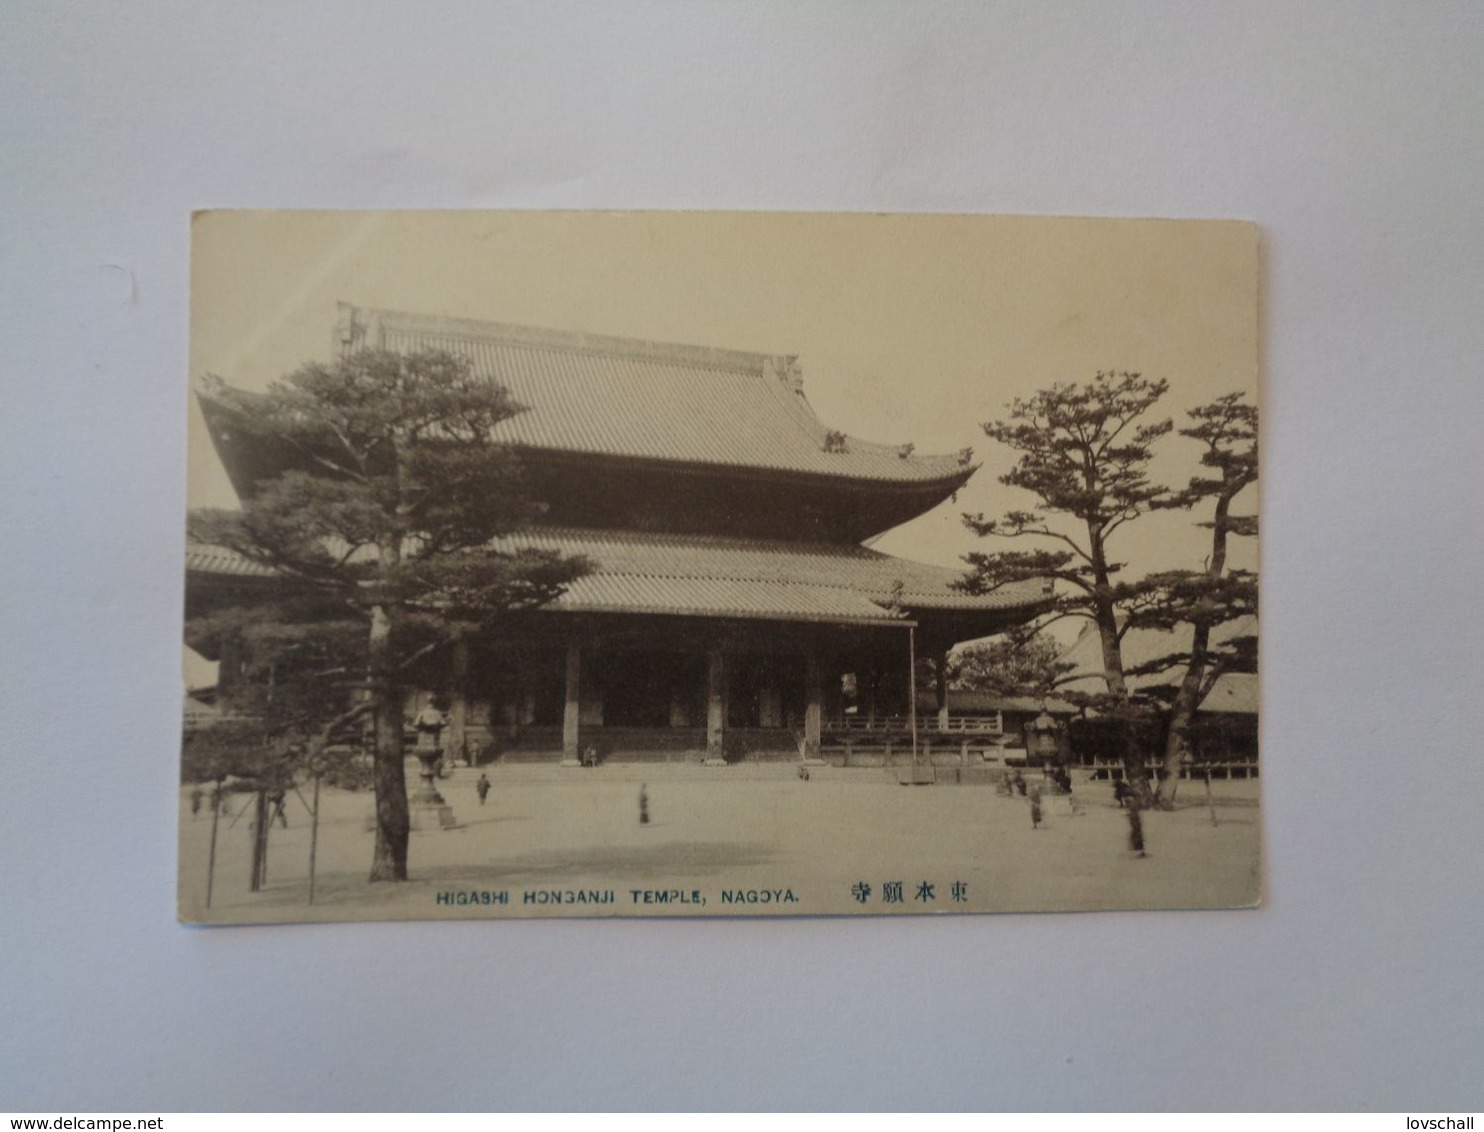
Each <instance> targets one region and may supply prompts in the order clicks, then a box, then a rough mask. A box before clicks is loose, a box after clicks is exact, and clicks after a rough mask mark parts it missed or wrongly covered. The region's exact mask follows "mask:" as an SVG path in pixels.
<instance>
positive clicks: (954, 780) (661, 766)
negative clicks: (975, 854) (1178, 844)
mask: <svg viewBox="0 0 1484 1132" xmlns="http://www.w3.org/2000/svg"><path fill="white" fill-rule="evenodd" d="M806 769H807V770H808V775H809V777H808V779H807V780H805V779H804V778H803V776H802V775H801V774H800V773H799V770H800V764H799V763H798V762H797V761H794V762H735V763H730V764H728V765H726V766H705V765H703V764H701V763H694V762H690V763H683V762H669V763H666V762H644V763H625V762H607V763H603V764H602V765H600V766H595V767H566V766H561V765H558V764H557V763H556V762H555V761H548V762H544V763H535V762H520V763H498V762H497V763H491V764H489V765H487V766H482V767H460V768H458V769H457V770H454V771H450V772H449V773H448V774H447V776H446V777H445V778H443V779H441V780H440V782H443V783H447V784H451V785H454V786H468V787H471V788H472V786H473V785H474V782H475V781H476V780H477V779H478V777H479V775H480V774H481V773H483V774H487V775H488V776H489V778H490V781H491V782H492V783H493V784H494V785H495V786H496V787H498V786H499V785H500V784H502V783H508V784H512V785H514V784H522V785H528V784H529V785H534V784H538V783H547V782H549V783H552V784H554V785H557V784H563V783H569V784H570V783H600V782H613V783H617V782H630V783H635V784H639V783H656V782H714V783H716V784H717V785H718V786H719V787H720V786H724V784H725V783H728V782H788V781H795V782H798V783H799V785H800V787H801V788H804V789H807V788H808V786H809V785H810V784H812V783H821V782H832V783H879V784H895V783H897V782H898V781H899V772H900V770H901V769H902V768H901V766H879V765H878V766H851V767H842V766H830V765H825V766H820V765H817V764H810V765H809V766H808V767H807V768H806ZM934 774H935V779H936V781H937V782H939V783H941V784H943V785H952V784H961V785H986V786H988V785H993V784H994V783H995V782H997V781H998V779H999V777H1000V775H1001V774H1003V771H1002V770H1000V769H999V768H990V767H984V768H977V767H971V768H963V769H960V768H956V767H937V768H935V770H934Z"/></svg>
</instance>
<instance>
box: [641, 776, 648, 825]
mask: <svg viewBox="0 0 1484 1132" xmlns="http://www.w3.org/2000/svg"><path fill="white" fill-rule="evenodd" d="M639 824H640V825H648V824H649V784H648V783H645V784H644V785H642V786H640V787H639Z"/></svg>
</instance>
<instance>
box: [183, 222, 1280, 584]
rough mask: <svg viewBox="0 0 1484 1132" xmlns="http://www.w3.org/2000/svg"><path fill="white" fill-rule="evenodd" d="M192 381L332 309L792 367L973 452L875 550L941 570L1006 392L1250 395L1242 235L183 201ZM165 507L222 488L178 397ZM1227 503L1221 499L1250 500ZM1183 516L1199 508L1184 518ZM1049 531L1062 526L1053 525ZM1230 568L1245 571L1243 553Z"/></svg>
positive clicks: (304, 340)
mask: <svg viewBox="0 0 1484 1132" xmlns="http://www.w3.org/2000/svg"><path fill="white" fill-rule="evenodd" d="M191 272H192V293H191V350H190V358H191V362H190V364H191V374H190V376H191V378H192V379H195V378H199V377H201V376H202V375H205V374H216V375H218V376H220V377H221V378H223V379H224V380H225V381H226V382H227V383H228V384H231V385H236V386H239V387H242V388H247V389H262V388H265V387H266V386H267V385H268V384H269V383H270V382H272V381H273V380H275V379H277V378H279V377H282V376H283V375H285V374H287V373H289V372H291V371H292V370H294V369H295V368H297V367H298V366H300V365H302V364H303V363H305V362H307V361H313V360H329V359H330V358H331V356H332V347H333V334H332V332H333V329H334V325H335V314H336V302H337V301H344V302H349V303H353V304H355V305H358V306H367V307H383V308H392V309H396V310H403V311H409V312H415V313H422V314H437V315H446V316H455V317H464V318H476V319H487V320H490V321H493V322H504V323H518V324H525V325H531V326H540V327H547V328H553V329H559V330H571V331H581V332H588V333H596V334H611V335H618V336H621V337H633V338H645V339H652V340H658V341H669V342H684V343H691V344H696V345H704V346H718V347H728V348H733V349H741V350H753V351H758V352H764V353H770V354H796V355H798V358H799V364H800V367H801V369H802V372H803V375H804V392H805V394H806V396H807V397H808V399H809V402H810V404H811V405H812V406H813V407H814V409H815V411H816V413H817V414H818V415H819V417H820V419H821V420H823V421H824V422H825V424H826V425H827V426H829V427H831V428H835V429H839V430H842V431H844V432H846V433H849V434H851V435H854V436H859V437H862V438H865V439H868V440H874V441H880V442H884V443H891V444H901V443H905V442H909V441H910V442H911V443H913V444H914V445H915V446H916V450H917V451H918V452H919V453H939V452H955V451H957V450H959V449H962V448H965V447H969V446H972V447H973V448H974V451H975V461H976V462H977V463H981V464H982V465H983V466H982V467H981V469H980V471H979V472H978V473H977V474H976V475H975V476H974V478H973V479H972V480H971V481H970V482H969V484H968V485H967V486H966V487H965V488H964V490H963V491H961V492H960V493H959V496H958V499H957V501H956V502H946V503H944V504H943V505H941V506H939V507H937V508H935V509H934V510H933V511H931V512H929V513H928V514H926V515H924V516H922V517H920V518H918V519H916V520H913V521H912V522H910V523H907V524H904V525H903V526H901V527H898V528H896V529H895V530H893V531H890V532H888V533H887V534H885V535H884V536H883V537H882V538H881V539H880V540H879V541H877V542H876V543H875V546H876V548H877V549H879V550H882V551H885V552H887V553H890V554H896V555H900V556H903V557H908V558H915V559H918V560H921V561H926V562H935V563H939V564H943V565H957V564H959V562H960V559H961V556H962V555H963V554H965V553H967V552H968V551H970V550H976V549H980V550H993V549H1005V548H1009V547H1011V546H1014V547H1015V548H1017V549H1029V546H1028V543H1029V541H1030V540H1025V539H1022V540H1018V541H1017V542H1015V543H1008V542H1005V541H1003V540H981V539H978V538H976V537H975V536H974V535H973V534H972V533H971V532H969V531H968V530H967V529H966V528H965V527H964V526H963V524H962V521H961V519H960V515H961V513H962V512H964V511H971V512H977V511H983V512H985V513H987V514H990V515H994V514H999V513H1002V512H1003V511H1006V510H1010V509H1025V508H1027V507H1029V506H1031V505H1033V502H1034V501H1033V499H1032V497H1031V496H1029V495H1028V494H1027V493H1025V492H1022V491H1019V490H1016V489H1012V488H1008V487H1005V486H1003V485H1001V484H1000V483H999V482H998V477H999V476H1000V475H1002V474H1003V473H1004V472H1005V471H1007V470H1008V469H1009V467H1010V466H1011V464H1012V463H1013V460H1014V457H1013V454H1012V453H1010V452H1009V451H1008V450H1006V449H1003V448H1001V447H999V446H998V445H996V444H995V443H994V442H993V441H991V440H989V439H988V438H987V437H986V436H985V435H984V433H983V429H982V425H983V423H984V422H986V421H991V420H996V419H1001V418H1003V417H1004V416H1005V415H1006V412H1005V410H1006V406H1007V405H1008V404H1009V402H1011V401H1012V400H1013V399H1015V398H1024V397H1028V396H1030V395H1031V394H1032V393H1034V392H1035V391H1036V390H1037V389H1041V388H1045V387H1046V386H1048V385H1050V384H1052V383H1057V382H1060V383H1066V382H1085V381H1090V380H1091V379H1092V378H1093V377H1094V376H1095V375H1096V373H1097V372H1098V371H1099V370H1120V371H1121V370H1132V371H1136V372H1140V373H1142V374H1144V375H1145V376H1147V377H1150V378H1163V379H1165V380H1167V381H1168V382H1169V385H1170V391H1169V392H1168V393H1167V394H1166V396H1165V398H1164V400H1163V402H1161V404H1160V405H1159V406H1157V407H1156V409H1155V410H1153V411H1152V412H1151V417H1152V418H1153V419H1162V418H1163V417H1172V418H1174V419H1175V422H1176V427H1177V428H1178V427H1180V426H1181V425H1182V424H1183V423H1184V414H1185V412H1186V410H1188V409H1190V408H1192V407H1194V406H1196V405H1200V404H1204V403H1206V402H1208V401H1210V400H1212V399H1213V398H1215V397H1216V396H1219V395H1221V394H1223V393H1227V392H1231V391H1242V392H1244V393H1245V394H1246V395H1247V397H1248V398H1249V399H1250V400H1251V401H1253V402H1256V401H1257V396H1258V354H1259V338H1258V333H1259V331H1258V298H1257V286H1258V275H1259V271H1258V237H1257V229H1256V227H1255V226H1254V225H1251V224H1249V223H1246V222H1240V221H1190V220H1180V221H1168V220H1106V219H1096V220H1094V219H1067V218H1040V217H1034V218H1033V217H986V216H945V215H900V214H893V215H876V214H808V213H697V212H671V213H658V212H648V213H646V212H629V213H615V212H607V213H605V212H206V213H200V214H198V215H197V216H196V217H195V219H194V223H193V232H192V268H191ZM190 412H191V420H190V433H191V455H190V484H189V492H188V500H189V504H190V506H192V507H201V506H227V507H230V506H233V505H234V502H235V495H234V494H233V492H232V489H231V486H230V484H229V483H228V482H227V479H226V476H225V474H224V472H223V471H222V469H221V467H220V464H219V462H218V461H217V459H216V455H215V453H214V452H213V451H212V450H211V446H210V443H209V441H207V440H206V439H205V433H204V428H203V425H202V421H201V419H200V414H199V410H198V408H197V406H196V405H195V403H194V400H193V401H192V404H191V409H190ZM1197 454H1198V449H1197V446H1196V445H1195V444H1194V443H1193V442H1191V441H1188V440H1185V439H1184V438H1180V437H1178V436H1173V435H1172V436H1171V437H1168V438H1166V439H1165V440H1164V441H1163V442H1161V445H1160V447H1159V449H1158V453H1157V458H1156V461H1155V463H1154V473H1155V478H1156V479H1157V481H1159V482H1164V483H1168V484H1170V485H1172V486H1183V484H1184V483H1185V481H1186V480H1187V479H1188V478H1189V477H1190V476H1191V475H1192V474H1193V473H1194V472H1195V471H1196V470H1197V464H1196V462H1195V459H1196V456H1197ZM1256 494H1257V493H1256V490H1255V489H1251V488H1249V489H1248V491H1247V492H1246V493H1245V494H1244V496H1243V497H1242V498H1241V499H1239V501H1238V506H1237V508H1236V509H1237V510H1238V511H1240V512H1243V513H1253V512H1255V511H1256V509H1257V503H1256ZM1201 517H1203V518H1204V517H1208V516H1201ZM1069 530H1070V528H1069ZM1209 537H1210V536H1209V533H1208V532H1206V531H1203V530H1200V529H1198V528H1196V527H1195V526H1194V520H1193V518H1192V517H1191V516H1189V515H1186V514H1184V513H1165V514H1160V515H1150V516H1146V517H1144V518H1141V519H1140V520H1139V521H1138V522H1136V523H1133V524H1129V525H1126V526H1125V527H1124V528H1123V529H1122V530H1121V531H1120V532H1119V533H1118V534H1117V535H1115V537H1114V542H1113V545H1112V550H1113V552H1114V556H1115V558H1118V559H1120V560H1123V561H1127V562H1128V563H1129V568H1130V572H1131V573H1134V574H1137V573H1142V572H1146V571H1149V570H1155V569H1173V568H1181V567H1186V568H1199V567H1200V566H1201V564H1202V560H1203V559H1204V557H1205V555H1206V554H1207V553H1208V552H1209ZM1236 541H1237V543H1238V544H1239V545H1237V546H1236V547H1235V548H1234V553H1233V556H1232V564H1233V565H1235V566H1243V567H1248V568H1255V566H1256V562H1257V558H1256V546H1255V545H1254V543H1255V540H1247V539H1243V540H1236Z"/></svg>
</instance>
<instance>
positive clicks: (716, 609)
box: [187, 304, 1048, 764]
mask: <svg viewBox="0 0 1484 1132" xmlns="http://www.w3.org/2000/svg"><path fill="white" fill-rule="evenodd" d="M367 347H371V348H381V349H389V350H394V351H400V352H408V353H411V352H414V351H420V350H427V349H443V350H448V351H451V352H454V353H457V354H461V355H463V356H466V357H467V358H468V359H469V360H470V361H471V362H472V364H473V366H474V369H475V371H476V372H477V373H478V374H480V375H481V376H483V377H486V378H487V379H488V380H490V381H491V382H494V383H496V384H498V385H501V386H503V387H505V388H506V389H507V390H508V391H509V392H510V394H511V396H512V398H513V399H514V400H515V401H516V402H517V403H519V404H520V405H521V406H523V407H524V408H523V411H521V412H520V413H518V414H516V415H515V416H514V417H512V418H510V419H509V420H507V421H505V422H503V423H502V424H501V425H500V426H499V428H498V430H497V438H498V439H500V440H501V441H503V442H505V443H507V444H509V445H511V446H512V447H513V448H514V449H516V450H517V451H518V453H519V455H520V458H521V463H522V466H523V468H524V471H525V477H526V481H527V484H528V485H529V487H530V489H531V490H532V492H533V493H534V494H535V496H536V497H537V498H539V499H540V500H542V501H543V502H544V504H545V505H546V511H545V514H544V515H543V516H542V519H541V521H540V524H539V525H537V526H533V527H530V528H529V529H527V530H525V531H523V532H521V533H519V534H517V535H513V536H510V537H508V538H505V539H503V540H500V542H499V543H498V544H497V545H498V547H499V548H500V549H506V550H513V549H516V548H519V547H523V546H527V547H537V548H546V549H552V550H558V551H561V552H564V553H567V554H581V555H583V556H584V557H586V558H588V559H589V560H590V561H591V562H592V564H593V570H592V572H591V573H590V574H588V575H586V576H585V577H582V578H580V579H579V580H578V581H576V582H575V583H574V584H572V585H571V586H570V587H569V588H568V589H567V590H566V592H565V593H563V594H562V595H561V597H559V598H558V599H557V600H555V601H554V602H552V603H550V604H549V605H548V606H546V607H544V608H543V609H541V610H539V611H536V612H533V613H525V614H521V615H517V616H514V617H512V618H511V619H510V620H509V622H508V624H505V625H503V626H502V629H501V631H500V633H499V635H498V639H488V640H471V641H469V642H467V643H466V644H465V645H463V646H462V647H458V648H456V649H454V650H453V655H452V657H451V658H450V659H449V660H448V662H447V663H446V664H445V665H444V666H443V667H442V668H441V669H439V670H438V671H437V672H432V673H426V674H424V683H426V684H427V685H428V692H431V691H433V690H438V691H441V692H444V693H446V694H447V695H448V696H449V699H450V703H451V710H450V716H451V723H450V731H451V734H450V735H449V736H448V737H447V742H448V743H449V745H450V746H452V747H453V748H454V754H455V756H456V757H466V758H468V759H470V760H471V761H485V760H487V759H490V758H499V759H504V760H520V759H526V760H551V761H562V762H566V763H569V764H576V763H580V762H582V761H584V760H585V758H586V759H590V758H591V757H593V756H596V757H598V758H603V759H613V760H630V759H632V760H639V759H676V760H681V759H692V760H696V761H702V760H704V761H706V762H710V763H727V762H737V761H741V760H749V759H769V758H799V757H801V756H802V757H804V758H807V759H817V758H828V759H834V760H835V761H839V760H840V759H842V758H850V757H851V756H852V755H854V756H855V757H857V758H869V757H885V758H887V759H890V758H891V757H892V756H893V752H900V751H903V750H905V749H906V746H907V743H908V742H909V741H911V742H913V743H914V745H915V744H916V743H918V742H920V743H921V744H922V745H923V746H925V747H928V748H930V749H931V747H932V746H933V745H934V744H937V745H938V747H939V749H940V750H943V749H947V750H951V751H952V752H953V753H954V754H955V755H959V756H962V757H965V758H967V757H968V753H969V742H970V740H971V739H977V738H981V737H984V738H989V737H992V736H979V735H978V734H977V731H984V732H991V731H992V730H993V726H992V725H990V724H984V725H983V726H981V727H978V728H977V730H976V728H974V727H971V728H969V731H968V732H965V727H964V724H963V722H962V721H961V720H960V721H955V720H953V719H951V718H950V716H949V713H948V710H947V701H946V698H945V695H946V693H945V689H943V688H942V687H941V686H940V687H937V688H929V689H925V690H923V691H926V692H927V693H928V694H930V695H932V696H933V697H934V699H933V700H932V701H931V703H932V704H933V706H934V710H932V711H931V712H916V711H914V710H913V706H912V705H913V698H912V697H913V693H914V687H913V678H912V671H913V664H912V660H913V657H914V655H915V656H925V657H934V658H940V659H941V658H942V657H944V656H945V655H946V653H947V652H948V650H949V649H950V648H951V647H952V646H953V645H954V644H956V643H957V642H959V641H964V640H969V639H972V638H978V637H984V636H987V635H991V634H994V633H997V632H1000V631H1002V630H1004V629H1005V628H1007V627H1009V626H1012V625H1016V624H1020V623H1023V622H1025V621H1027V620H1029V619H1030V618H1031V617H1033V616H1034V615H1035V614H1036V613H1037V612H1039V611H1040V610H1041V609H1042V608H1044V605H1045V603H1046V600H1047V596H1048V594H1047V591H1046V589H1045V588H1044V587H1043V586H1041V585H1039V584H1030V585H1024V586H1019V587H1007V588H1005V589H1002V590H1000V591H998V592H996V593H993V594H989V595H982V596H971V595H968V594H965V593H962V592H960V591H959V590H957V589H955V588H954V583H955V582H956V581H957V580H958V579H959V578H960V577H961V576H962V572H961V571H959V570H955V569H951V568H944V567H939V566H932V565H926V564H923V563H918V562H913V561H909V560H906V559H902V558H896V557H892V556H889V555H885V554H881V553H878V552H877V551H875V550H872V549H869V547H868V546H866V545H863V544H866V543H869V542H870V541H871V540H873V539H874V538H875V537H876V536H877V535H880V534H882V533H883V532H885V531H887V530H890V529H891V528H893V527H896V526H899V525H900V524H902V523H905V522H907V521H908V520H910V519H913V518H915V517H917V516H919V515H921V514H923V513H925V512H926V511H928V510H930V509H931V508H933V507H935V506H937V505H938V504H940V503H942V502H944V501H945V500H947V499H948V498H949V497H950V496H952V495H953V494H954V493H955V492H956V491H958V490H959V489H960V488H961V487H963V485H964V484H965V483H966V482H967V481H968V480H969V478H970V477H971V476H972V475H973V474H974V472H975V470H976V466H975V465H974V464H973V462H972V453H971V452H969V451H963V452H958V453H952V454H948V455H923V454H919V453H917V452H915V451H914V450H913V447H912V445H910V444H902V445H896V446H894V445H886V444H876V443H871V442H868V441H865V440H861V439H858V438H856V437H853V436H847V435H845V434H843V433H841V432H837V431H834V430H832V429H830V428H828V427H826V426H825V425H824V424H823V423H821V422H820V421H819V419H818V418H817V417H816V416H815V414H814V411H813V409H812V408H811V407H810V405H809V403H808V401H807V400H806V399H805V396H804V390H803V381H802V377H801V374H800V369H799V365H798V361H797V359H796V358H795V357H793V356H787V355H769V354H759V353H747V352H741V351H735V350H723V349H713V348H709V347H698V346H686V345H674V344H668V343H657V342H648V341H640V340H634V339H626V338H613V337H598V336H594V335H586V334H574V333H566V332H557V331H551V330H538V329H533V328H530V327H524V326H510V325H502V324H497V323H487V322H475V321H467V320H456V319H447V318H437V317H426V316H420V315H409V314H403V313H397V312H391V311H381V310H367V309H363V308H358V307H351V306H348V305H343V304H342V306H341V307H340V312H339V318H338V322H337V325H336V327H335V349H336V350H337V351H342V352H349V351H354V350H358V349H362V348H367ZM198 397H199V398H200V402H201V407H202V410H203V412H204V414H205V419H206V422H207V426H208V429H209V430H210V432H211V436H212V440H213V443H214V444H215V447H216V450H217V452H218V454H219V455H220V457H221V460H222V464H223V466H224V467H225V469H226V471H227V474H228V475H229V477H230V478H231V479H232V482H233V484H234V486H235V487H236V488H237V490H238V492H239V494H242V493H244V491H245V490H247V489H249V488H250V486H251V484H252V483H253V482H255V481H257V480H259V479H261V478H264V477H266V476H271V475H273V474H276V473H277V472H278V471H280V470H281V465H280V464H276V463H275V456H274V454H273V453H271V452H266V451H264V450H262V449H261V448H260V447H255V445H254V443H253V441H252V437H251V433H250V430H247V429H241V428H237V427H235V425H236V423H237V422H235V421H234V417H233V413H234V410H233V409H232V408H231V407H230V406H229V405H228V404H227V403H225V402H224V401H222V400H217V399H215V398H214V397H213V395H212V392H211V390H210V389H209V388H203V389H201V390H198ZM273 584H275V579H274V578H273V576H272V575H271V572H270V571H268V570H267V569H266V568H264V567H261V566H259V565H257V564H255V563H251V562H248V561H246V560H244V559H242V558H240V557H238V556H236V555H234V554H232V553H231V552H227V551H223V550H222V549H220V548H217V547H207V546H199V545H196V546H190V547H188V551H187V603H188V608H192V607H194V608H203V607H205V606H206V605H209V604H213V603H218V602H224V601H229V600H230V599H231V596H232V594H233V593H234V592H241V591H243V590H244V589H252V588H255V587H262V586H271V585H273ZM217 659H220V660H221V678H222V680H223V682H224V684H225V683H226V682H229V681H230V679H231V673H232V667H233V666H232V658H231V656H230V643H224V651H223V654H222V655H220V656H219V657H218V658H217ZM937 670H938V671H939V672H941V671H942V670H943V666H942V665H941V664H939V665H938V669H937ZM426 694H428V693H427V692H424V693H420V695H426ZM909 737H910V740H909Z"/></svg>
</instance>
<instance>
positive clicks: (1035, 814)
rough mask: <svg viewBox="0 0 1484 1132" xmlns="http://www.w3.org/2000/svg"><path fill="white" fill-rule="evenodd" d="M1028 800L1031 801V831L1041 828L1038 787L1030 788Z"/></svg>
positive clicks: (1039, 791)
mask: <svg viewBox="0 0 1484 1132" xmlns="http://www.w3.org/2000/svg"><path fill="white" fill-rule="evenodd" d="M1030 799H1031V828H1032V829H1040V828H1041V788H1040V787H1039V786H1032V787H1031V793H1030Z"/></svg>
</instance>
